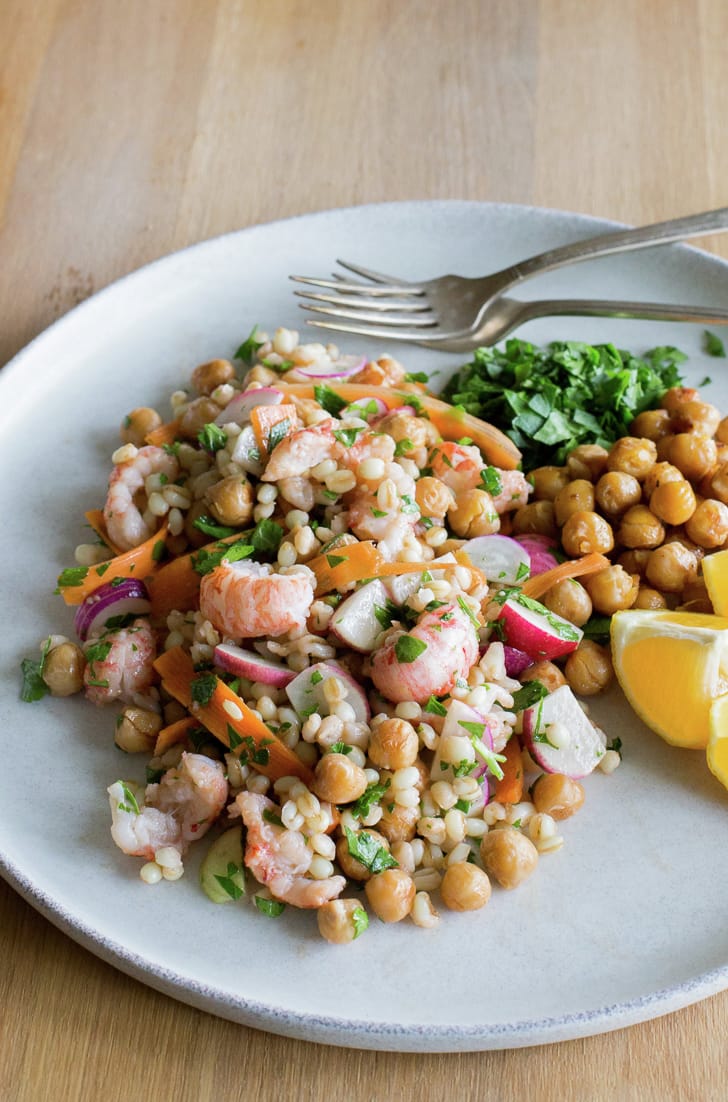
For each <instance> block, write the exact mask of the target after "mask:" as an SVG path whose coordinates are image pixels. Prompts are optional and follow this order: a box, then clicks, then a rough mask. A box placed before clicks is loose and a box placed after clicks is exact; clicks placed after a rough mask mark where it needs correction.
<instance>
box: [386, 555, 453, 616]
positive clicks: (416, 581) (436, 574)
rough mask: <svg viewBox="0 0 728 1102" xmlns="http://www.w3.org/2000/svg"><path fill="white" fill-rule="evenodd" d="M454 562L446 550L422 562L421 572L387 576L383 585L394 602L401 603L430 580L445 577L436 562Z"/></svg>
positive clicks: (438, 579)
mask: <svg viewBox="0 0 728 1102" xmlns="http://www.w3.org/2000/svg"><path fill="white" fill-rule="evenodd" d="M454 563H457V559H456V558H455V556H454V555H453V554H451V552H449V551H448V552H447V554H445V555H441V556H440V557H439V558H438V559H433V560H432V561H431V562H428V563H423V564H422V573H421V574H418V573H417V572H413V573H412V574H400V575H399V577H397V575H393V576H392V577H391V578H387V580H386V581H385V583H384V585H385V586H386V588H387V591H388V593H389V595H390V597H391V598H392V600H393V601H394V603H395V604H396V605H403V604H404V603H405V601H406V600H407V598H408V597H412V596H413V595H414V594H415V593H416V592H417V590H418V589H422V588H423V586H428V585H429V584H430V581H440V580H441V579H444V578H445V577H446V575H445V574H444V573H443V571H442V570H438V569H437V566H438V564H441V565H445V564H447V565H452V564H454Z"/></svg>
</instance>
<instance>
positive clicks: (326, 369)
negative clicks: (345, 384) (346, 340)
mask: <svg viewBox="0 0 728 1102" xmlns="http://www.w3.org/2000/svg"><path fill="white" fill-rule="evenodd" d="M366 362H367V359H366V356H339V358H338V360H335V361H334V362H333V363H330V364H328V365H326V364H317V363H313V364H310V365H309V366H308V367H298V365H297V366H296V374H297V375H305V377H306V378H307V379H349V378H351V376H352V375H356V374H357V372H359V371H361V369H362V368H363V367H364V366H365V365H366Z"/></svg>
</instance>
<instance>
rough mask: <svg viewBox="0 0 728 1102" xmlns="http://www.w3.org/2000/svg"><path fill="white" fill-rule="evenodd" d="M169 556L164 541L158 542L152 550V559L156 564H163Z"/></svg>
mask: <svg viewBox="0 0 728 1102" xmlns="http://www.w3.org/2000/svg"><path fill="white" fill-rule="evenodd" d="M166 554H167V545H166V543H165V542H164V540H157V542H156V543H155V544H154V547H153V548H152V558H153V559H154V561H155V562H161V561H162V559H163V558H164V556H165V555H166Z"/></svg>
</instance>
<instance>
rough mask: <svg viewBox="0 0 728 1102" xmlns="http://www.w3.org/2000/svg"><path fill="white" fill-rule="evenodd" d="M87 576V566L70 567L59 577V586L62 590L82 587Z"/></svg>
mask: <svg viewBox="0 0 728 1102" xmlns="http://www.w3.org/2000/svg"><path fill="white" fill-rule="evenodd" d="M87 574H88V567H87V566H68V567H66V569H65V570H62V571H61V573H60V574H59V575H58V585H59V587H60V588H61V589H65V588H66V587H67V586H71V585H81V582H83V581H84V579H85V577H86V575H87Z"/></svg>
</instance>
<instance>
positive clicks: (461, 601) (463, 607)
mask: <svg viewBox="0 0 728 1102" xmlns="http://www.w3.org/2000/svg"><path fill="white" fill-rule="evenodd" d="M458 607H459V608H460V611H461V612H464V613H465V615H466V616H467V617H468V619H469V620H470V623H471V624H472V625H473V627H474V628H475V630H476V631H479V630H480V623H479V622H478V617H477V616H476V615H475V613H474V612H473V610H472V608H471V607H470V605H469V604H468V602H467V601H466V600H465V598H464V597H462V596H458ZM444 619H445V617H444V616H443V620H444Z"/></svg>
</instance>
